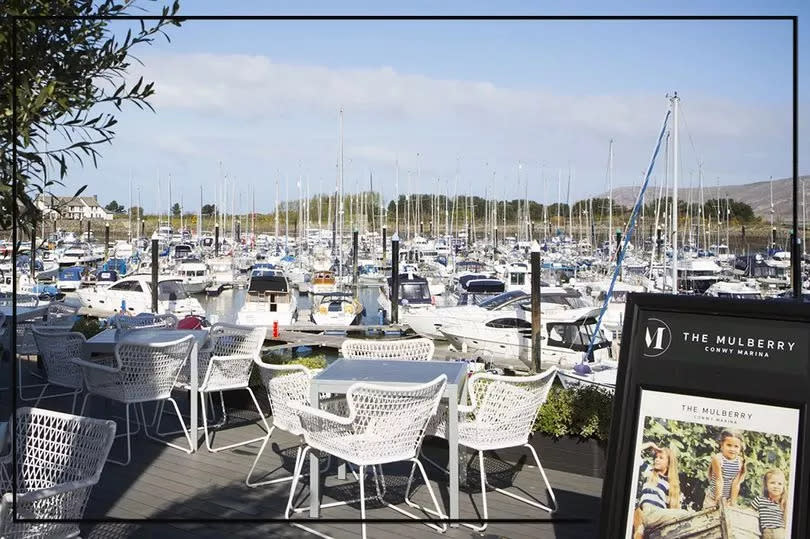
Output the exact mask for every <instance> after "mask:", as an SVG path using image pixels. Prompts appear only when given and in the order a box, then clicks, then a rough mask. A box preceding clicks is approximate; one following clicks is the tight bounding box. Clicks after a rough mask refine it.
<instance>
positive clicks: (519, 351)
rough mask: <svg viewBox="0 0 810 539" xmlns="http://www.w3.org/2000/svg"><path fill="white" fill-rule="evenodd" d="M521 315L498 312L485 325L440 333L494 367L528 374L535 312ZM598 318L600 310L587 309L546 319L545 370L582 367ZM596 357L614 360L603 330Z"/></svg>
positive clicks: (450, 328)
mask: <svg viewBox="0 0 810 539" xmlns="http://www.w3.org/2000/svg"><path fill="white" fill-rule="evenodd" d="M521 314H522V316H521V315H519V314H517V313H503V312H495V313H491V316H490V317H489V318H488V319H487V320H485V321H481V322H478V323H475V324H471V323H463V322H462V323H455V324H446V325H444V326H442V328H441V329H440V331H441V332H442V333H443V334H444V335H445V337H446V338H447V340H448V341H450V343H451V344H452V345H453V346H454V347H456V348H457V349H460V350H461V351H462V352H464V353H468V354H472V355H474V356H476V357H478V358H481V359H483V360H484V361H486V362H487V363H489V364H491V366H494V367H500V368H509V369H512V370H520V371H526V370H529V369H531V368H532V367H533V356H532V342H531V337H532V324H531V321H530V320H531V312H524V313H521ZM598 316H599V310H598V309H592V308H587V307H586V308H584V309H572V310H568V311H555V312H553V313H550V314H548V315H545V316H543V319H542V327H541V329H540V339H541V341H543V342H542V348H541V358H540V361H541V367H542V368H547V367H549V366H552V365H555V366H558V367H561V368H572V367H573V366H574V365H577V364H579V363H581V362H582V359H583V355H584V352H586V351H587V349H588V344H589V342H590V340H591V336H592V335H593V333H594V331H595V330H596V320H597V317H598ZM592 355H593V359H594V360H595V361H597V362H600V361H603V360H605V361H609V360H611V359H612V357H611V356H612V351H611V347H610V340H608V338H607V336H606V335H605V334H604V332H603V331H602V330H599V333H598V335H597V336H596V338H595V339H594V348H593V352H592Z"/></svg>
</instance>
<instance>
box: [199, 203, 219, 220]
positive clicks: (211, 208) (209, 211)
mask: <svg viewBox="0 0 810 539" xmlns="http://www.w3.org/2000/svg"><path fill="white" fill-rule="evenodd" d="M215 211H216V206H215V205H214V204H203V207H202V214H203V215H204V216H205V217H211V216H213V215H214V212H215Z"/></svg>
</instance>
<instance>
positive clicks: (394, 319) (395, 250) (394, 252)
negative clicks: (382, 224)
mask: <svg viewBox="0 0 810 539" xmlns="http://www.w3.org/2000/svg"><path fill="white" fill-rule="evenodd" d="M391 323H393V324H398V323H399V234H397V233H396V232H394V235H393V236H391Z"/></svg>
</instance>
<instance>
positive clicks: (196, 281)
mask: <svg viewBox="0 0 810 539" xmlns="http://www.w3.org/2000/svg"><path fill="white" fill-rule="evenodd" d="M175 273H176V274H177V275H178V276H179V277H180V278H182V279H183V287H184V288H185V289H186V292H188V293H189V294H201V293H203V292H205V289H206V288H208V287H209V286H210V285H211V274H210V272H209V271H208V266H207V265H206V264H205V262H203V261H202V260H200V259H199V258H192V257H188V258H184V259H182V260H180V261H179V262H178V263H177V266H175Z"/></svg>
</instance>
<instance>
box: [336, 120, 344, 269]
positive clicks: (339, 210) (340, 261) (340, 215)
mask: <svg viewBox="0 0 810 539" xmlns="http://www.w3.org/2000/svg"><path fill="white" fill-rule="evenodd" d="M337 214H338V234H337V235H338V238H337V242H338V278H340V277H341V276H342V275H343V107H340V167H339V174H338V199H337Z"/></svg>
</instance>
